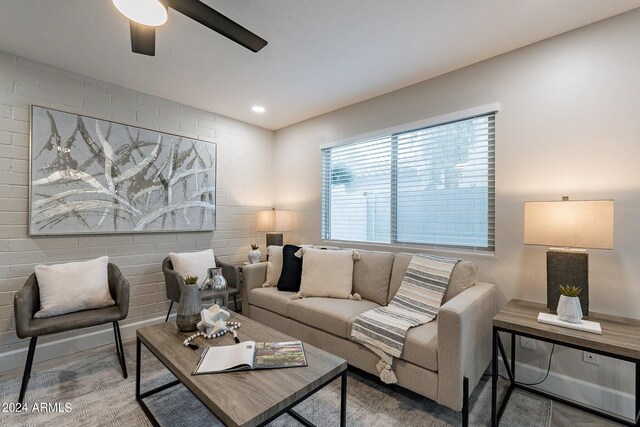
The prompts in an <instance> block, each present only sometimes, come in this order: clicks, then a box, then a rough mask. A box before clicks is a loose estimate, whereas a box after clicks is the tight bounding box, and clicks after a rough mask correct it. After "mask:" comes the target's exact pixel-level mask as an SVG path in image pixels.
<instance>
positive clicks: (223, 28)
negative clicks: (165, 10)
mask: <svg viewBox="0 0 640 427" xmlns="http://www.w3.org/2000/svg"><path fill="white" fill-rule="evenodd" d="M169 7H171V8H172V9H175V10H177V11H178V12H180V13H182V14H183V15H186V16H188V17H189V18H191V19H193V20H194V21H197V22H199V23H201V24H202V25H204V26H205V27H208V28H211V29H212V30H213V31H215V32H217V33H220V34H222V35H223V36H225V37H227V38H228V39H231V40H233V41H234V42H236V43H238V44H239V45H242V46H244V47H246V48H247V49H249V50H252V51H253V52H258V51H259V50H260V49H262V48H263V47H265V46H266V45H267V41H266V40H265V39H263V38H261V37H259V36H258V35H256V34H254V33H252V32H251V31H249V30H247V29H246V28H244V27H243V26H242V25H240V24H238V23H236V22H234V21H232V20H231V19H229V18H227V17H226V16H224V15H223V14H221V13H220V12H217V11H215V10H213V9H212V8H210V7H209V6H207V5H206V4H204V3H202V2H200V1H198V0H169Z"/></svg>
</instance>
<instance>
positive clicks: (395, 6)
mask: <svg viewBox="0 0 640 427" xmlns="http://www.w3.org/2000/svg"><path fill="white" fill-rule="evenodd" d="M204 2H205V3H207V4H208V5H210V6H212V7H214V8H215V9H217V10H218V11H220V12H221V13H223V14H225V15H227V16H229V17H230V18H231V19H234V20H236V21H238V22H239V23H240V24H241V25H243V26H245V27H247V28H248V29H250V30H252V31H253V32H255V33H257V34H258V35H260V36H261V37H263V38H265V39H266V40H267V41H268V42H269V44H268V45H267V46H266V47H265V48H264V49H263V50H262V51H260V52H258V53H253V52H250V51H249V50H247V49H244V48H242V47H241V46H239V45H236V44H235V43H233V42H231V41H229V40H227V39H226V38H224V37H222V36H219V35H218V34H217V33H214V32H213V31H211V30H209V29H207V28H205V27H203V26H201V25H199V24H197V23H196V22H195V21H191V20H190V19H188V18H186V17H184V16H183V15H181V14H179V13H177V12H175V11H173V10H171V11H170V12H169V21H168V22H167V23H166V24H165V25H164V26H162V27H160V28H159V30H158V33H157V39H156V56H155V57H147V56H142V55H135V54H133V53H131V49H130V41H129V28H128V21H127V19H126V18H125V17H123V16H122V15H120V14H119V12H118V11H117V10H116V9H115V7H114V6H113V4H112V3H111V0H47V1H44V0H3V1H2V11H1V12H0V50H1V51H5V52H9V53H12V54H15V55H19V56H22V57H26V58H29V59H33V60H36V61H39V62H43V63H46V64H51V65H54V66H56V67H60V68H63V69H66V70H70V71H73V72H76V73H80V74H83V75H87V76H91V77H94V78H97V79H100V80H105V81H108V82H112V83H116V84H118V85H121V86H125V87H128V88H132V89H136V90H139V91H141V92H146V93H149V94H153V95H157V96H160V97H163V98H167V99H170V100H174V101H177V102H181V103H184V104H187V105H191V106H194V107H198V108H202V109H204V110H208V111H212V112H215V113H219V114H222V115H225V116H229V117H233V118H236V119H239V120H243V121H245V122H248V123H253V124H255V125H258V126H262V127H265V128H268V129H279V128H282V127H284V126H287V125H290V124H293V123H296V122H299V121H302V120H305V119H308V118H310V117H314V116H316V115H319V114H322V113H325V112H328V111H331V110H335V109H337V108H340V107H343V106H346V105H349V104H353V103H356V102H359V101H362V100H365V99H368V98H371V97H374V96H377V95H381V94H384V93H387V92H390V91H392V90H395V89H399V88H401V87H405V86H408V85H410V84H413V83H416V82H419V81H422V80H425V79H428V78H431V77H434V76H437V75H440V74H443V73H446V72H448V71H452V70H455V69H458V68H461V67H464V66H466V65H469V64H472V63H475V62H478V61H481V60H484V59H487V58H490V57H493V56H496V55H498V54H501V53H504V52H507V51H510V50H513V49H516V48H519V47H522V46H525V45H528V44H531V43H534V42H536V41H539V40H542V39H545V38H548V37H552V36H554V35H557V34H560V33H563V32H566V31H568V30H571V29H574V28H578V27H581V26H584V25H587V24H589V23H592V22H595V21H599V20H601V19H604V18H607V17H610V16H613V15H616V14H619V13H622V12H625V11H627V10H630V9H633V8H636V7H638V6H640V1H639V0H606V1H605V0H518V1H514V0H482V1H480V0H448V1H443V0H320V1H318V0H268V1H259V0H242V1H240V0H204ZM256 104H259V105H264V106H265V107H266V108H267V112H266V113H263V114H256V113H253V112H252V111H251V109H250V107H251V106H252V105H256Z"/></svg>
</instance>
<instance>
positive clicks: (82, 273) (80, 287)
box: [33, 256, 115, 319]
mask: <svg viewBox="0 0 640 427" xmlns="http://www.w3.org/2000/svg"><path fill="white" fill-rule="evenodd" d="M107 264H109V257H107V256H103V257H100V258H96V259H93V260H90V261H82V262H69V263H66V264H56V265H36V268H35V271H36V278H37V279H38V290H39V291H40V311H38V312H37V313H36V314H34V316H33V317H35V318H38V319H39V318H42V317H51V316H59V315H61V314H67V313H73V312H74V311H82V310H90V309H93V308H102V307H107V306H110V305H114V304H115V301H114V300H113V298H111V294H110V293H109V273H108V272H107Z"/></svg>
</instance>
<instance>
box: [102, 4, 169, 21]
mask: <svg viewBox="0 0 640 427" xmlns="http://www.w3.org/2000/svg"><path fill="white" fill-rule="evenodd" d="M113 4H114V6H115V7H116V8H117V9H118V10H119V11H120V13H122V14H123V15H124V16H126V17H127V18H129V19H130V20H132V21H135V22H137V23H138V24H142V25H147V26H150V27H157V26H158V25H162V24H164V23H165V22H167V6H166V1H162V0H113Z"/></svg>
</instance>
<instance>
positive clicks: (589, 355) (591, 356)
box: [582, 351, 600, 365]
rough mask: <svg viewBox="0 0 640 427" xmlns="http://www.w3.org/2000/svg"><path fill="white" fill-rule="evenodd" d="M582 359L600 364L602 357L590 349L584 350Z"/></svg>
mask: <svg viewBox="0 0 640 427" xmlns="http://www.w3.org/2000/svg"><path fill="white" fill-rule="evenodd" d="M582 360H584V361H585V362H587V363H593V364H595V365H599V364H600V358H599V357H598V355H597V354H595V353H590V352H588V351H583V352H582Z"/></svg>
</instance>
